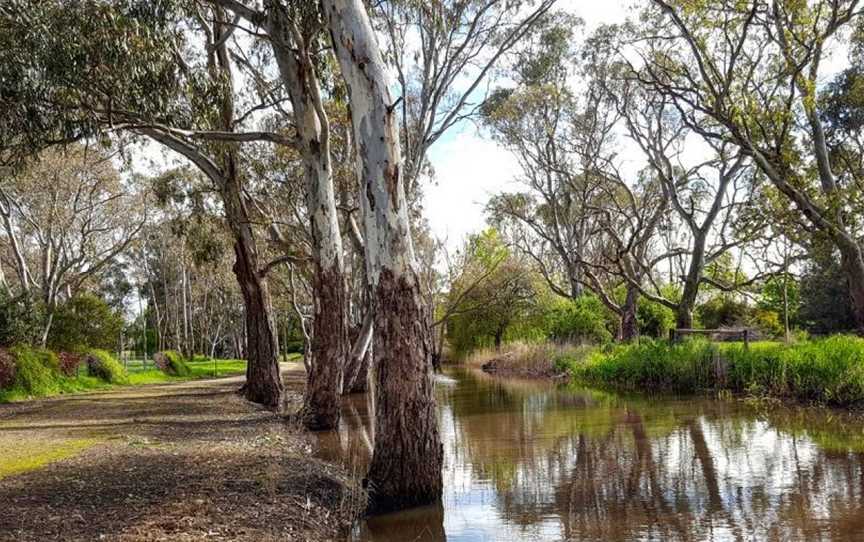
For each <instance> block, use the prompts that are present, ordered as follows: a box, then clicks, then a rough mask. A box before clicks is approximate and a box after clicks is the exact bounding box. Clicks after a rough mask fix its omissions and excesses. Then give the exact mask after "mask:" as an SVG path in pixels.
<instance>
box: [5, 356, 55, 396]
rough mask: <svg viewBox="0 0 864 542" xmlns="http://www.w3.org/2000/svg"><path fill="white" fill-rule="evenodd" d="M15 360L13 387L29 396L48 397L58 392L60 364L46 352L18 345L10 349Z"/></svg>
mask: <svg viewBox="0 0 864 542" xmlns="http://www.w3.org/2000/svg"><path fill="white" fill-rule="evenodd" d="M10 352H11V354H12V356H13V357H14V358H15V384H14V386H15V387H18V388H21V389H22V390H23V391H25V392H26V393H27V394H29V395H50V394H52V393H57V392H58V391H59V388H60V386H59V383H58V378H59V369H60V362H59V360H58V359H57V356H56V355H55V354H54V353H53V352H50V351H48V350H44V349H41V348H31V347H29V346H25V345H18V346H15V347H13V348H12V349H10Z"/></svg>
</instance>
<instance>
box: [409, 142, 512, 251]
mask: <svg viewBox="0 0 864 542" xmlns="http://www.w3.org/2000/svg"><path fill="white" fill-rule="evenodd" d="M429 158H430V160H431V162H432V164H433V165H434V167H435V173H436V176H435V183H434V184H432V185H430V186H427V187H426V190H425V200H424V204H425V208H426V216H427V218H428V219H429V223H430V226H431V228H432V232H433V233H434V234H435V236H437V237H439V238H441V239H444V238H446V239H447V241H448V243H447V245H448V247H450V248H455V247H457V246H458V245H459V244H460V241H461V240H462V239H463V238H464V237H465V235H466V234H468V233H472V232H475V231H478V230H480V229H482V228H483V225H484V222H485V217H484V214H483V208H484V206H485V205H486V202H487V201H488V199H489V196H490V195H491V194H493V193H495V192H500V191H501V190H506V189H508V188H510V187H515V183H513V180H514V178H515V177H516V176H517V175H518V173H519V166H518V164H517V162H516V159H515V158H514V157H513V155H512V154H510V153H509V152H507V151H506V150H504V149H502V148H501V147H500V146H498V145H497V144H496V143H495V142H493V141H491V140H489V139H484V138H482V137H481V136H480V135H479V134H477V132H476V130H475V129H473V128H467V129H465V130H462V131H460V132H458V133H456V134H455V135H454V136H453V137H449V138H447V139H446V140H443V141H441V142H439V143H438V144H437V145H435V146H434V147H432V149H431V150H430V153H429Z"/></svg>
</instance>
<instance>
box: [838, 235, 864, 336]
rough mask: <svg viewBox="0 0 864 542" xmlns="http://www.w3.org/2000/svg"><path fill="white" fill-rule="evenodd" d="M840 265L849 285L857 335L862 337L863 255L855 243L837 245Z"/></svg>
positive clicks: (863, 302) (863, 297) (863, 299)
mask: <svg viewBox="0 0 864 542" xmlns="http://www.w3.org/2000/svg"><path fill="white" fill-rule="evenodd" d="M837 246H838V248H839V249H840V264H841V266H842V268H843V271H844V273H845V274H846V279H847V281H848V283H849V300H850V302H851V303H852V312H853V314H854V315H855V324H856V326H857V328H858V333H859V334H862V335H864V255H862V251H861V247H860V246H859V245H858V244H857V243H837Z"/></svg>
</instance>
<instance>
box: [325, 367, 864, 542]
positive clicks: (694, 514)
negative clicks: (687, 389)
mask: <svg viewBox="0 0 864 542" xmlns="http://www.w3.org/2000/svg"><path fill="white" fill-rule="evenodd" d="M438 396H439V411H440V423H441V430H442V438H443V440H444V448H445V473H444V477H445V478H444V479H445V485H446V488H445V496H444V499H443V503H442V504H441V506H434V507H429V508H428V509H427V508H422V509H417V510H413V511H408V512H402V513H397V514H391V515H387V516H381V517H377V518H373V519H370V520H368V521H367V522H364V524H363V525H360V526H358V528H357V529H356V531H355V532H354V533H353V535H352V536H353V538H355V539H357V540H375V541H382V540H387V541H389V540H445V539H446V540H451V541H452V540H562V539H565V540H649V539H656V540H752V539H759V540H860V539H861V538H860V537H861V536H862V535H861V533H862V532H864V469H862V459H864V454H862V452H864V420H862V419H861V418H860V417H859V416H856V415H853V414H840V413H836V412H829V411H825V410H820V409H812V408H800V407H794V408H789V407H779V406H776V405H773V406H772V405H769V406H768V407H765V406H764V405H762V406H760V405H758V404H756V405H753V404H750V403H747V402H744V401H715V400H710V399H704V398H699V399H689V400H682V399H669V398H666V399H648V398H645V397H632V396H628V397H622V396H617V395H613V394H609V393H604V392H598V391H594V390H587V389H556V388H555V387H554V386H553V385H551V384H547V383H530V382H512V381H509V382H508V381H500V380H496V379H494V378H491V377H488V376H486V375H483V374H478V373H474V372H467V371H466V372H462V371H459V372H454V373H451V374H450V377H448V378H446V379H445V381H444V382H442V383H440V384H439V386H438ZM344 408H345V414H344V415H343V420H344V421H343V424H342V426H341V427H340V429H339V431H338V432H331V433H324V434H321V436H320V445H321V446H320V447H321V453H322V454H323V455H325V456H330V457H342V458H343V459H345V460H346V462H348V463H349V464H350V465H353V468H354V469H355V470H356V471H357V472H363V468H362V465H363V464H365V462H367V461H368V457H369V450H370V449H371V444H372V439H373V434H372V428H371V427H370V424H369V419H370V418H369V416H368V412H367V410H366V402H365V399H364V398H363V397H362V396H361V397H354V398H350V399H348V400H346V402H345V406H344Z"/></svg>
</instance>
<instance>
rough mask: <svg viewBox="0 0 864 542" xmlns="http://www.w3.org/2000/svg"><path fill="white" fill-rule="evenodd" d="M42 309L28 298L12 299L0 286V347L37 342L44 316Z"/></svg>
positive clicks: (9, 293)
mask: <svg viewBox="0 0 864 542" xmlns="http://www.w3.org/2000/svg"><path fill="white" fill-rule="evenodd" d="M43 308H44V307H43V305H42V304H41V303H39V302H38V301H34V300H33V299H31V298H30V297H27V296H24V297H19V298H14V297H13V296H12V294H11V292H9V290H8V289H6V288H4V287H3V286H0V346H11V345H13V344H19V343H20V344H28V343H33V342H35V341H37V340H38V339H39V337H40V334H41V331H42V324H43V321H44V316H45V314H44V310H43Z"/></svg>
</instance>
